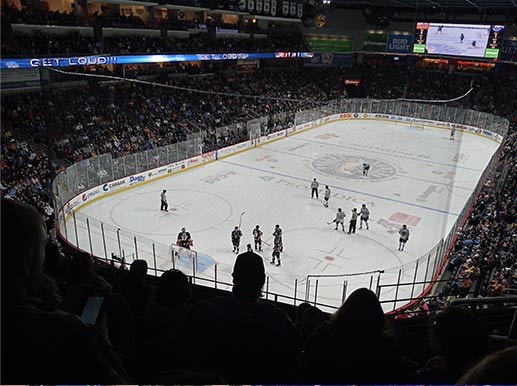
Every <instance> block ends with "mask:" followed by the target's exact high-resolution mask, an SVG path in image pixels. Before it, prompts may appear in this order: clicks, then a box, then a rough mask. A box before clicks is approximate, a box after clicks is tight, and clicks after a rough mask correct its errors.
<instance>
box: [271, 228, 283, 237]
mask: <svg viewBox="0 0 517 386" xmlns="http://www.w3.org/2000/svg"><path fill="white" fill-rule="evenodd" d="M273 236H275V237H277V236H280V237H282V229H281V228H276V229H275V231H274V232H273Z"/></svg>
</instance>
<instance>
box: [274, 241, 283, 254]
mask: <svg viewBox="0 0 517 386" xmlns="http://www.w3.org/2000/svg"><path fill="white" fill-rule="evenodd" d="M280 252H282V243H280V244H276V243H275V245H273V253H280Z"/></svg>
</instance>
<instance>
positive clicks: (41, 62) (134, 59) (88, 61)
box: [0, 52, 313, 68]
mask: <svg viewBox="0 0 517 386" xmlns="http://www.w3.org/2000/svg"><path fill="white" fill-rule="evenodd" d="M312 56H313V54H312V52H257V53H228V54H165V55H164V54H160V55H123V56H112V55H92V56H71V57H55V58H9V59H5V58H1V59H0V68H33V67H70V66H87V65H102V64H139V63H175V62H191V61H213V60H247V59H275V58H276V59H291V58H311V57H312Z"/></svg>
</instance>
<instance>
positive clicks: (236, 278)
mask: <svg viewBox="0 0 517 386" xmlns="http://www.w3.org/2000/svg"><path fill="white" fill-rule="evenodd" d="M232 276H233V295H234V296H235V297H236V298H238V299H241V300H251V301H256V300H257V299H258V298H260V296H261V294H262V286H263V285H264V283H265V281H266V274H265V269H264V262H263V260H262V257H260V256H259V255H257V254H256V253H253V252H245V253H241V254H240V255H239V256H237V259H236V260H235V264H234V266H233V273H232Z"/></svg>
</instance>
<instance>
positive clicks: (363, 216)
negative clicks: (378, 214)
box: [359, 204, 370, 230]
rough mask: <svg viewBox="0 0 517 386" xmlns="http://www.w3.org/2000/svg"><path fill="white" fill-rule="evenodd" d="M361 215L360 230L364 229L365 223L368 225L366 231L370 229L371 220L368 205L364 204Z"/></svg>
mask: <svg viewBox="0 0 517 386" xmlns="http://www.w3.org/2000/svg"><path fill="white" fill-rule="evenodd" d="M359 215H360V223H359V229H363V221H364V223H365V224H366V230H368V229H370V227H369V226H368V219H369V218H370V210H369V209H368V208H367V207H366V204H363V205H362V206H361V211H360V212H359Z"/></svg>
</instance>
